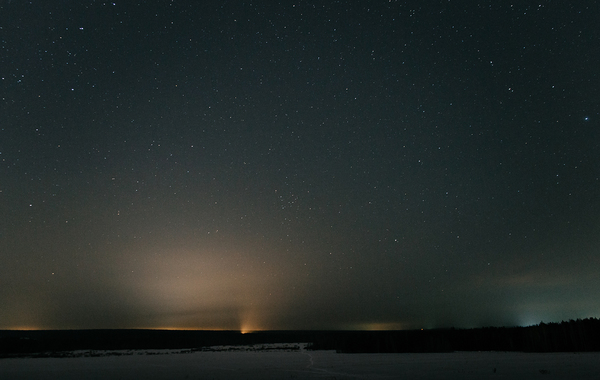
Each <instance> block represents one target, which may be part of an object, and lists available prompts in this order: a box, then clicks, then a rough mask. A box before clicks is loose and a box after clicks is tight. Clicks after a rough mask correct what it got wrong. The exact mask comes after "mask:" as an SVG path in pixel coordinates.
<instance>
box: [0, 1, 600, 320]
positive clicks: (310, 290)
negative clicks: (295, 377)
mask: <svg viewBox="0 0 600 380" xmlns="http://www.w3.org/2000/svg"><path fill="white" fill-rule="evenodd" d="M599 17H600V15H599V14H598V7H597V4H596V2H595V1H583V2H573V3H571V2H566V3H565V2H561V3H553V2H542V3H539V4H538V3H536V4H535V5H527V4H516V3H515V4H512V5H511V4H508V3H506V4H496V3H494V2H489V1H488V2H479V3H476V2H469V1H465V2H458V1H434V2H430V3H427V4H423V3H422V2H411V1H379V2H373V3H368V4H367V3H364V2H337V1H327V2H325V3H318V4H317V3H310V2H296V3H287V2H267V3H253V2H241V1H234V2H226V3H223V2H210V1H209V2H202V3H201V4H200V3H197V2H189V1H178V0H173V1H160V2H159V1H150V2H145V3H138V2H121V1H116V2H101V1H64V2H61V4H60V5H57V4H52V3H51V2H50V3H49V2H36V1H30V2H28V1H1V2H0V115H2V118H1V122H0V123H1V124H0V262H1V263H2V265H0V283H1V286H0V305H2V306H1V307H0V328H61V329H62V328H199V329H202V328H207V329H243V330H252V329H330V328H331V329H355V328H357V329H376V328H394V329H396V328H422V327H448V326H456V327H475V326H488V325H497V326H499V325H527V324H533V323H539V322H540V321H541V320H544V321H560V320H562V319H571V318H579V317H581V318H585V317H598V315H599V313H600V305H599V304H598V302H597V300H598V299H599V297H600V293H599V291H598V290H597V289H600V278H599V277H598V274H597V270H596V268H597V267H598V264H600V251H599V247H600V245H599V244H600V217H599V215H600V180H599V178H600V172H599V167H600V165H599V164H600V132H599V131H600V129H599V124H598V121H599V120H600V108H599V104H598V95H597V93H598V88H600V77H599V74H598V69H597V68H598V67H600V50H599V48H598V46H600V45H599V44H598V42H599V37H600V34H599V32H600V30H599V28H598V26H597V20H598V19H599Z"/></svg>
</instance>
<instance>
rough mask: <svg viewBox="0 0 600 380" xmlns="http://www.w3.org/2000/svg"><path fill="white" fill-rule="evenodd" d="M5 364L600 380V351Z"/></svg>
mask: <svg viewBox="0 0 600 380" xmlns="http://www.w3.org/2000/svg"><path fill="white" fill-rule="evenodd" d="M148 353H149V352H148V351H146V352H141V351H139V352H136V353H134V354H130V355H122V356H98V357H77V358H12V359H8V358H6V359H1V360H0V378H2V379H15V380H18V379H64V380H70V379H82V378H85V379H117V378H118V379H148V380H152V379H155V380H158V379H312V378H319V379H391V378H409V379H434V378H444V379H517V380H518V379H536V378H541V379H546V378H547V379H580V380H581V379H583V380H585V379H598V378H599V376H600V353H516V352H479V353H477V352H455V353H438V354H336V353H334V352H333V351H307V350H305V349H304V348H301V349H300V350H296V351H287V352H283V351H263V352H250V351H235V352H192V351H188V353H179V354H173V353H171V354H168V353H167V351H165V352H163V353H164V354H163V355H160V352H157V351H154V352H151V353H152V355H148Z"/></svg>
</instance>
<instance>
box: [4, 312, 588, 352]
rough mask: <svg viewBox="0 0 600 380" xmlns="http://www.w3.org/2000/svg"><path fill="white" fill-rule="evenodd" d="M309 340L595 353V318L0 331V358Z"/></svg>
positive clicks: (357, 345)
mask: <svg viewBox="0 0 600 380" xmlns="http://www.w3.org/2000/svg"><path fill="white" fill-rule="evenodd" d="M299 342H305V343H309V346H308V348H309V349H313V350H336V351H337V352H344V353H360V352H371V353H376V352H380V353H392V352H398V353H400V352H452V351H523V352H584V351H600V320H599V319H595V318H587V319H577V320H570V321H567V322H564V321H563V322H560V323H540V324H539V325H535V326H528V327H484V328H477V329H454V328H450V329H434V330H409V331H264V332H256V333H251V334H241V333H240V332H238V331H165V330H68V331H0V357H11V356H22V355H35V354H36V353H42V352H46V353H48V352H55V353H56V352H63V351H73V350H134V349H201V348H202V347H209V346H218V345H255V344H265V343H299Z"/></svg>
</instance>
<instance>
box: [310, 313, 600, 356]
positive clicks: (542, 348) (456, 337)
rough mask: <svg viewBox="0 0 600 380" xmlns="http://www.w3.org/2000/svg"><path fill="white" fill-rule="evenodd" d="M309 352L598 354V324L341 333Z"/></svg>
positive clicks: (327, 336)
mask: <svg viewBox="0 0 600 380" xmlns="http://www.w3.org/2000/svg"><path fill="white" fill-rule="evenodd" d="M311 348H313V349H330V350H336V351H338V352H452V351H523V352H583V351H600V320H598V319H595V318H587V319H583V320H582V319H578V320H570V321H568V322H565V321H563V322H560V323H543V322H542V323H540V324H539V325H535V326H528V327H484V328H477V329H454V328H450V329H435V330H411V331H346V332H341V331H340V332H330V333H325V334H322V335H320V336H318V337H316V339H315V340H314V342H313V345H312V346H311Z"/></svg>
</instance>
